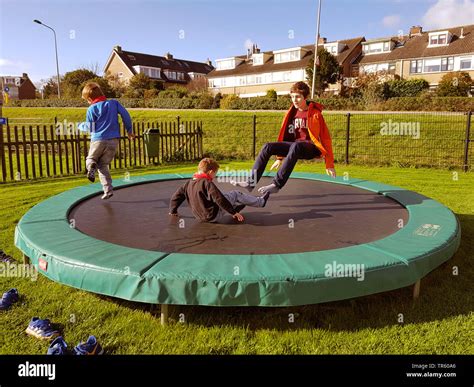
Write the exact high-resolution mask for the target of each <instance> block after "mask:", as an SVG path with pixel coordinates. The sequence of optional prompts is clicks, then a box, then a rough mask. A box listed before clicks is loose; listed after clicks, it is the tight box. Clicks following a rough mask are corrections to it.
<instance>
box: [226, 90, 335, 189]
mask: <svg viewBox="0 0 474 387" xmlns="http://www.w3.org/2000/svg"><path fill="white" fill-rule="evenodd" d="M290 96H291V101H292V103H293V104H292V106H291V107H290V109H289V110H288V112H287V113H286V115H285V118H284V119H283V124H282V126H281V129H280V135H279V136H278V141H277V142H267V143H266V144H265V145H264V146H263V148H262V150H261V151H260V153H259V154H258V157H257V160H255V164H254V166H253V170H252V174H253V176H252V178H250V179H248V180H247V181H231V183H232V184H233V185H236V186H239V187H243V188H246V189H247V190H248V191H252V190H253V188H254V187H255V185H256V184H257V183H258V181H259V180H260V178H261V177H262V174H263V171H265V168H266V166H267V163H268V160H269V159H270V157H271V156H277V159H276V161H275V162H274V163H273V165H272V166H271V168H270V170H272V169H274V168H276V169H278V173H277V174H276V176H275V177H274V178H273V181H272V183H271V184H270V185H266V186H264V187H261V188H259V190H258V191H259V192H260V193H261V194H265V193H267V192H269V193H277V192H278V191H279V190H280V189H281V188H283V187H284V185H285V184H286V182H287V181H288V179H289V177H290V174H291V172H292V171H293V168H294V167H295V165H296V162H297V161H298V160H299V159H304V160H311V159H314V158H322V157H324V161H325V163H326V173H327V174H328V175H330V176H332V177H336V170H335V169H334V155H333V152H332V143H331V135H330V133H329V130H328V127H327V126H326V123H325V122H324V118H323V114H322V110H323V106H322V105H321V104H319V103H316V102H313V101H310V100H308V99H307V98H308V96H309V87H308V85H307V84H306V83H304V82H297V83H295V84H294V85H293V86H292V87H291V90H290ZM280 166H281V168H280Z"/></svg>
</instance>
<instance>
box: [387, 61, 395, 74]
mask: <svg viewBox="0 0 474 387" xmlns="http://www.w3.org/2000/svg"><path fill="white" fill-rule="evenodd" d="M395 69H396V65H395V63H389V65H388V73H389V74H395Z"/></svg>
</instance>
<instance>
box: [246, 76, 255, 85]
mask: <svg viewBox="0 0 474 387" xmlns="http://www.w3.org/2000/svg"><path fill="white" fill-rule="evenodd" d="M254 83H255V75H247V84H248V85H253V84H254Z"/></svg>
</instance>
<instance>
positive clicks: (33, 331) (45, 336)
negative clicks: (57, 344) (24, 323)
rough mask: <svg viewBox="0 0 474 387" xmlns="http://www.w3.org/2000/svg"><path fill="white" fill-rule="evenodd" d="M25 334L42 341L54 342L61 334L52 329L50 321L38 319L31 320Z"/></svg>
mask: <svg viewBox="0 0 474 387" xmlns="http://www.w3.org/2000/svg"><path fill="white" fill-rule="evenodd" d="M25 332H26V333H27V334H28V335H30V336H33V337H36V338H37V339H40V340H53V339H54V338H56V337H58V336H59V332H58V331H57V330H55V329H53V328H52V327H51V323H50V321H49V320H48V319H45V320H41V319H40V318H38V317H33V318H32V319H31V321H30V324H29V325H28V328H26V331H25Z"/></svg>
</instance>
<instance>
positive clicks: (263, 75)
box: [207, 37, 364, 98]
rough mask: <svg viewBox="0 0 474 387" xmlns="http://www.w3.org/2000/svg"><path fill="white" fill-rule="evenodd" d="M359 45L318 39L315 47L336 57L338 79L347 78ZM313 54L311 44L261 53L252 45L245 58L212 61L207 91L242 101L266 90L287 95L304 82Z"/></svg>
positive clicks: (335, 89)
mask: <svg viewBox="0 0 474 387" xmlns="http://www.w3.org/2000/svg"><path fill="white" fill-rule="evenodd" d="M363 41H364V38H362V37H359V38H354V39H347V40H338V41H333V42H327V40H326V39H324V38H321V39H320V41H319V44H320V45H321V46H324V48H325V49H326V50H327V51H329V52H330V53H332V54H333V55H335V56H336V57H337V60H338V62H339V64H340V66H341V67H342V75H343V76H344V77H351V70H352V65H353V63H354V61H355V60H356V59H357V57H359V56H360V53H361V49H362V48H361V47H362V46H361V43H362V42H363ZM313 53H314V44H311V45H306V46H299V47H291V48H284V49H280V50H273V51H265V52H260V49H259V48H258V47H257V45H253V47H252V49H251V50H250V49H249V50H248V51H247V55H240V56H233V57H229V58H223V59H217V60H216V68H215V69H214V70H212V71H211V72H210V73H209V74H208V75H207V78H208V81H209V90H210V91H211V92H212V93H214V94H216V93H218V92H220V93H221V94H236V95H238V96H239V97H242V98H246V97H256V96H262V95H265V94H266V92H267V90H270V89H273V90H275V91H276V92H277V94H279V95H281V94H288V93H289V90H290V87H291V85H292V84H293V83H295V82H298V81H306V68H307V66H308V64H309V63H310V62H311V63H312V56H313ZM329 90H331V91H333V92H334V93H338V92H339V90H340V84H339V83H338V84H336V85H330V86H329Z"/></svg>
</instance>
